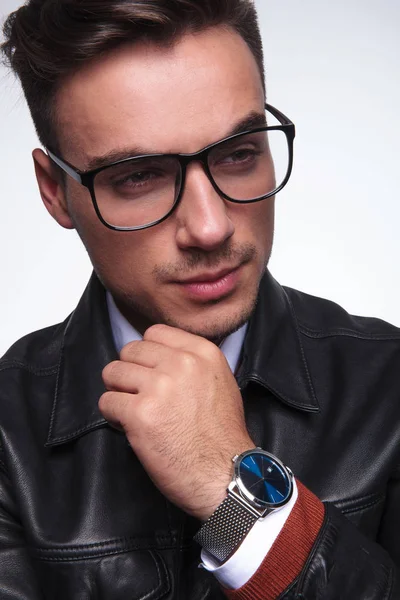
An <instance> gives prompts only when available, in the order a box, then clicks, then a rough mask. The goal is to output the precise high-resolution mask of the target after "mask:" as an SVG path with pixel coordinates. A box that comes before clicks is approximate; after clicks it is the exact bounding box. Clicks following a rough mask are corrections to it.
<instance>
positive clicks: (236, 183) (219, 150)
mask: <svg viewBox="0 0 400 600" xmlns="http://www.w3.org/2000/svg"><path fill="white" fill-rule="evenodd" d="M288 166H289V149H288V143H287V139H286V135H285V133H284V132H283V131H280V130H273V131H268V132H267V131H262V132H257V133H249V134H245V135H241V136H238V137H236V138H234V139H232V140H227V141H226V142H222V143H221V144H218V145H217V146H215V147H214V148H212V149H211V151H210V152H209V154H208V167H209V170H210V173H211V176H212V178H213V179H214V182H215V184H216V185H217V187H218V188H219V189H220V191H221V192H222V193H223V194H225V195H226V196H228V197H229V198H231V199H232V200H236V201H239V202H240V201H249V200H256V199H258V198H262V197H264V196H266V195H267V194H270V193H271V192H273V191H274V190H275V189H277V188H278V187H279V186H280V185H281V184H282V183H283V181H284V179H285V177H286V174H287V171H288ZM181 183H182V170H181V165H180V162H179V160H178V159H177V158H176V157H171V156H150V157H144V158H134V159H132V160H130V161H126V162H123V163H119V164H117V165H114V166H112V167H108V168H107V169H104V170H103V171H100V173H98V174H97V175H96V177H95V179H94V193H95V197H96V202H97V205H98V208H99V211H100V213H101V216H102V218H103V219H104V220H105V221H106V222H107V223H109V224H110V225H113V226H115V227H128V228H129V227H141V226H144V225H148V224H150V223H154V222H156V221H158V220H160V219H162V218H163V217H165V216H166V215H167V214H168V213H169V212H170V210H171V209H172V208H173V206H174V204H175V202H176V200H177V197H178V195H179V193H180V188H181Z"/></svg>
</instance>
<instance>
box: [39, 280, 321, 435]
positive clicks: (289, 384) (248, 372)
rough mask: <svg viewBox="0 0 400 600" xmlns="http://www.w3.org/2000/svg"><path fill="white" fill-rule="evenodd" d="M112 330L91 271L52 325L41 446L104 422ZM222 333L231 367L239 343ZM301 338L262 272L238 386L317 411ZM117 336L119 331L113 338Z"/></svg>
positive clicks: (284, 300) (287, 306)
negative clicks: (53, 367)
mask: <svg viewBox="0 0 400 600" xmlns="http://www.w3.org/2000/svg"><path fill="white" fill-rule="evenodd" d="M121 332H122V329H121ZM113 333H114V332H113V331H112V329H111V323H110V315H109V311H108V308H107V302H106V294H105V290H104V287H103V286H102V284H101V283H100V281H99V279H98V278H97V276H96V275H95V274H93V276H92V278H91V280H90V282H89V284H88V286H87V288H86V290H85V293H84V294H83V296H82V298H81V300H80V302H79V304H78V306H77V308H76V309H75V311H74V312H73V313H72V315H71V316H70V317H69V318H68V319H67V320H66V321H65V323H62V324H60V325H59V326H58V327H57V328H55V331H54V336H55V337H56V338H57V336H61V337H62V342H61V349H60V351H59V352H58V353H57V360H58V369H57V383H56V386H55V389H54V401H53V406H52V410H51V415H49V431H48V438H47V443H46V445H47V446H56V445H59V444H64V443H67V442H70V441H71V440H73V439H76V438H79V437H81V436H82V435H85V434H87V433H89V432H90V431H93V430H94V429H97V428H100V427H106V426H107V423H106V421H105V419H104V418H103V416H102V415H101V413H100V411H99V408H98V401H99V398H100V396H101V395H102V394H103V393H104V391H105V387H104V383H103V380H102V370H103V368H104V367H105V366H106V365H107V364H108V363H109V362H111V361H113V360H117V359H118V353H117V350H116V344H114V340H113ZM117 335H118V334H117ZM241 335H243V337H244V335H245V331H243V332H241V333H239V332H237V338H239V336H241ZM229 338H230V339H227V340H226V343H227V344H228V347H229V346H230V344H231V343H232V346H233V347H234V349H235V353H234V356H229V354H230V353H229V350H228V351H226V348H225V347H224V352H225V354H226V356H227V358H228V361H229V363H230V365H231V368H232V367H233V368H234V367H235V364H236V363H237V360H238V355H239V354H240V347H241V345H242V344H241V341H240V340H238V339H237V338H236V335H235V334H233V336H229ZM301 338H302V336H301V334H300V330H299V325H298V322H297V317H296V312H295V310H294V307H293V305H292V302H291V299H290V296H289V295H288V293H287V292H286V290H285V289H284V288H282V287H281V286H280V285H279V284H278V283H277V282H276V281H275V280H274V279H273V277H272V276H271V275H270V274H269V273H268V272H267V273H266V274H265V277H264V278H263V280H262V282H261V286H260V295H259V301H258V303H257V306H256V309H255V312H254V314H253V316H252V317H251V319H250V321H249V326H248V331H247V335H246V338H245V340H244V344H243V352H242V355H241V358H240V365H239V369H237V372H236V378H237V380H238V384H239V386H240V388H241V389H242V390H243V392H244V393H245V388H246V387H247V386H253V387H254V386H262V387H265V388H266V389H268V390H269V391H270V392H272V394H273V395H274V396H276V397H277V398H279V399H280V400H281V401H282V402H284V403H285V404H288V405H289V406H291V407H293V408H295V409H298V410H301V411H306V412H318V410H319V407H318V402H317V399H316V396H315V391H314V386H313V383H312V378H311V373H310V371H309V368H308V361H307V356H306V348H305V347H303V343H302V339H301ZM241 339H242V338H241ZM123 341H124V340H123V338H122V337H121V339H120V343H123ZM225 345H226V344H224V346H225ZM50 351H53V346H51V347H50V348H49V352H50ZM54 352H55V350H54Z"/></svg>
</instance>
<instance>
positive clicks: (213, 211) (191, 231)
mask: <svg viewBox="0 0 400 600" xmlns="http://www.w3.org/2000/svg"><path fill="white" fill-rule="evenodd" d="M228 204H229V203H228V201H226V200H224V198H222V196H220V195H219V194H218V192H217V191H216V190H215V189H214V187H213V185H212V183H211V181H210V180H209V178H208V176H207V174H206V173H205V171H204V167H203V165H202V164H201V163H199V162H194V163H191V164H190V165H189V166H188V168H187V172H186V181H185V186H184V189H183V196H182V198H181V201H180V204H179V206H178V207H177V210H176V218H177V222H178V228H177V243H178V246H179V247H180V248H182V249H189V248H200V249H202V250H205V251H212V250H215V249H217V248H219V247H220V246H221V245H223V244H224V242H226V240H227V239H228V238H230V237H231V236H232V235H233V233H234V231H235V228H234V225H233V222H232V221H231V219H230V217H229V207H228Z"/></svg>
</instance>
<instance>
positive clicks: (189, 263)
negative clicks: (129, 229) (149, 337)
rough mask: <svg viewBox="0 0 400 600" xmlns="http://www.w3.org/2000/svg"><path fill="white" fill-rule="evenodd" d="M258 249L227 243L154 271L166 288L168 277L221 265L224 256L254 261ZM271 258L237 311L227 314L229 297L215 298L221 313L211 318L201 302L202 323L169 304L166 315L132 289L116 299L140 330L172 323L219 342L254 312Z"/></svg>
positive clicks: (243, 262) (122, 292)
mask: <svg viewBox="0 0 400 600" xmlns="http://www.w3.org/2000/svg"><path fill="white" fill-rule="evenodd" d="M256 256H257V250H256V247H255V246H253V245H251V244H242V245H240V246H236V247H235V249H232V248H231V247H229V246H227V247H226V248H223V249H220V250H219V251H218V252H217V253H213V254H212V255H211V254H210V255H206V254H204V253H200V252H193V253H191V254H190V256H188V257H187V258H186V259H185V262H184V263H182V264H180V265H178V266H177V265H171V266H168V265H167V266H166V265H164V266H162V267H160V266H158V267H155V269H154V271H153V276H154V277H155V280H156V281H158V282H159V283H160V286H161V289H162V283H163V282H164V281H168V280H173V279H175V278H179V276H180V275H181V274H184V275H187V273H190V272H192V271H193V269H196V268H201V267H203V268H217V267H218V264H219V263H221V264H222V260H225V261H226V262H228V261H229V264H232V263H233V264H234V263H235V262H236V264H239V263H240V264H245V263H248V262H250V261H253V260H256ZM267 262H268V261H267V260H266V261H265V265H264V268H263V270H262V273H261V276H260V277H259V279H258V281H256V282H254V285H253V286H252V289H251V290H249V289H246V291H245V300H243V301H242V304H241V306H239V307H238V309H237V310H236V312H234V313H231V314H228V315H226V316H225V315H224V310H223V305H224V303H226V302H227V301H228V302H229V299H228V300H227V299H226V298H222V299H221V300H218V301H214V302H212V303H210V304H212V305H214V306H218V304H220V305H221V314H219V315H218V317H216V318H214V319H212V320H210V319H208V317H207V308H206V307H205V308H203V307H202V306H201V305H199V309H198V310H199V318H198V319H196V320H197V321H200V322H202V325H201V326H199V325H191V324H190V323H188V321H187V320H186V319H185V317H184V315H182V316H181V314H179V313H178V314H174V313H173V311H172V310H170V311H168V310H166V309H165V308H164V309H163V312H162V317H161V316H160V314H159V312H158V311H157V310H156V309H155V308H154V307H152V306H151V303H150V302H148V303H145V302H143V301H141V299H139V298H138V297H137V296H136V295H135V294H134V293H130V292H128V291H126V290H118V295H117V297H116V296H114V300H115V302H116V304H117V306H118V308H119V310H120V311H121V312H122V314H123V315H124V316H125V317H126V318H127V319H128V321H129V322H130V323H131V325H132V326H133V327H135V329H137V330H138V331H139V332H140V333H142V334H143V333H144V331H145V330H146V329H147V328H148V327H150V326H151V325H153V324H155V323H163V324H165V325H169V326H171V327H177V328H179V329H182V330H184V331H187V332H189V333H192V334H194V335H198V336H201V337H203V338H206V339H208V340H210V341H212V342H214V343H215V344H217V345H219V344H220V343H221V342H222V341H223V340H224V339H225V338H226V337H228V336H229V335H230V334H232V333H234V332H235V331H237V330H238V329H240V328H241V327H242V326H243V325H244V324H245V323H246V322H247V321H248V320H249V319H250V317H251V315H252V314H253V312H254V310H255V307H256V304H257V298H258V290H259V286H260V281H261V277H262V275H263V274H264V273H265V271H266V269H267ZM203 310H204V313H205V315H204V319H202V318H201V313H202V311H203Z"/></svg>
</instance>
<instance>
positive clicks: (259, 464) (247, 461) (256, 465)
mask: <svg viewBox="0 0 400 600" xmlns="http://www.w3.org/2000/svg"><path fill="white" fill-rule="evenodd" d="M238 475H239V477H240V479H241V480H242V483H243V485H244V487H245V488H246V489H247V490H248V492H250V494H252V496H254V497H255V498H256V499H257V500H259V501H260V502H262V503H263V504H277V505H279V504H282V503H284V502H285V501H286V500H287V499H288V497H289V495H290V493H291V489H292V485H291V481H290V479H289V477H288V475H287V474H286V472H285V470H284V469H283V468H282V467H281V466H280V465H279V464H278V463H277V462H276V461H275V460H274V459H273V458H272V457H269V456H268V455H266V454H263V453H261V452H257V451H255V452H251V454H248V455H247V456H244V457H243V458H242V459H241V461H240V463H239V465H238Z"/></svg>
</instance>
